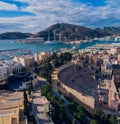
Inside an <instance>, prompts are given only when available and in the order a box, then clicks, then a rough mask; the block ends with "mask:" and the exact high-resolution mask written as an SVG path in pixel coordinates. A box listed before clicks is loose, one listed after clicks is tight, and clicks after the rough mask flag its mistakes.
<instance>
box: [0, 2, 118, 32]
mask: <svg viewBox="0 0 120 124" xmlns="http://www.w3.org/2000/svg"><path fill="white" fill-rule="evenodd" d="M14 1H19V2H23V3H27V4H28V6H23V7H20V8H19V11H21V12H30V13H33V14H34V15H33V16H21V17H14V18H0V25H1V24H2V25H4V24H5V23H6V24H9V25H10V26H11V25H13V27H12V28H11V27H9V26H8V27H7V28H8V30H9V29H10V30H11V29H13V30H16V28H17V30H18V29H19V30H20V31H26V32H27V31H28V32H37V31H40V30H43V29H44V28H47V27H48V26H50V25H52V24H54V23H58V22H63V23H73V24H78V25H84V26H90V27H99V26H110V25H111V26H112V25H118V24H119V23H120V19H119V16H120V7H119V6H118V5H120V1H119V0H116V1H115V0H107V2H106V3H107V4H106V5H104V6H98V7H95V6H92V5H88V4H85V3H79V4H77V3H75V2H72V0H58V1H56V0H14ZM13 8H14V7H13Z"/></svg>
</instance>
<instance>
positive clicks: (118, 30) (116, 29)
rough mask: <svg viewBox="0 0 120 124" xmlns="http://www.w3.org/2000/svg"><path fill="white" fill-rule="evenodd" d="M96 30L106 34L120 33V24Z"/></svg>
mask: <svg viewBox="0 0 120 124" xmlns="http://www.w3.org/2000/svg"><path fill="white" fill-rule="evenodd" d="M96 31H99V32H102V33H104V34H105V35H120V26H119V27H113V26H112V27H103V28H96Z"/></svg>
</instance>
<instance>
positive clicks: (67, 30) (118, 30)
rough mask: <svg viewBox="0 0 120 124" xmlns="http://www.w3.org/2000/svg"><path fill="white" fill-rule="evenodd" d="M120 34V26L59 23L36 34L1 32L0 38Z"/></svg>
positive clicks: (84, 37)
mask: <svg viewBox="0 0 120 124" xmlns="http://www.w3.org/2000/svg"><path fill="white" fill-rule="evenodd" d="M114 34H117V35H120V27H104V28H96V29H91V28H87V27H83V26H78V25H73V24H66V23H58V24H55V25H52V26H50V27H48V28H47V29H45V30H43V31H40V32H38V33H36V34H30V33H21V32H6V33H3V34H0V39H25V38H28V37H43V38H44V39H45V40H54V39H55V40H56V41H59V40H60V41H63V42H65V41H66V42H67V41H72V40H85V39H90V38H94V37H103V36H108V35H114Z"/></svg>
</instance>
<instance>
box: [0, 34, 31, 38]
mask: <svg viewBox="0 0 120 124" xmlns="http://www.w3.org/2000/svg"><path fill="white" fill-rule="evenodd" d="M31 35H32V34H30V33H21V32H6V33H2V34H0V39H24V38H27V37H30V36H31Z"/></svg>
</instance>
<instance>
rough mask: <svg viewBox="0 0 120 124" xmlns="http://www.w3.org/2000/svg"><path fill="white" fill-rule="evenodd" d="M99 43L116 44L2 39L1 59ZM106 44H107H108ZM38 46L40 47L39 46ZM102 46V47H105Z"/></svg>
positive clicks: (102, 42) (0, 45)
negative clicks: (28, 41)
mask: <svg viewBox="0 0 120 124" xmlns="http://www.w3.org/2000/svg"><path fill="white" fill-rule="evenodd" d="M96 44H99V45H98V46H99V47H100V44H106V45H108V49H109V48H110V47H111V46H110V44H114V41H107V42H106V41H99V40H96V41H92V42H88V43H83V44H77V45H75V44H65V43H57V42H53V41H46V42H44V43H40V44H37V45H36V44H27V43H24V44H23V43H20V42H15V41H12V40H0V61H2V60H10V59H12V58H13V57H15V56H22V55H32V54H34V53H36V52H37V50H38V52H48V53H50V52H54V51H60V50H62V49H72V48H74V47H76V48H77V49H85V48H87V47H89V49H94V48H95V49H96V47H95V45H96ZM118 44H119V43H115V45H118ZM106 45H105V46H106ZM37 47H38V48H37ZM103 47H104V45H103V46H101V48H103Z"/></svg>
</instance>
